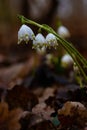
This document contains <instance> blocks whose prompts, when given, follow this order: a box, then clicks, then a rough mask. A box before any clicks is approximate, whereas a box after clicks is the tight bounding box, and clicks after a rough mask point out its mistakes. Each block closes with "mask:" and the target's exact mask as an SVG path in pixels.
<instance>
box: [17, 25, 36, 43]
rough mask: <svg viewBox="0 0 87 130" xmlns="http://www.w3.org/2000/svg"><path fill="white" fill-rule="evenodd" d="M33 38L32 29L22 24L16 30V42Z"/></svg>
mask: <svg viewBox="0 0 87 130" xmlns="http://www.w3.org/2000/svg"><path fill="white" fill-rule="evenodd" d="M34 38H35V35H34V32H33V31H32V29H31V28H30V27H28V26H27V25H25V24H23V25H22V26H21V28H20V29H19V31H18V44H20V43H21V41H25V42H26V43H27V42H28V41H29V40H30V39H31V40H33V39H34Z"/></svg>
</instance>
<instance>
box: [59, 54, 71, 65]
mask: <svg viewBox="0 0 87 130" xmlns="http://www.w3.org/2000/svg"><path fill="white" fill-rule="evenodd" d="M73 63H74V62H73V59H72V57H71V56H70V55H69V54H65V55H64V56H63V57H62V58H61V65H62V66H63V67H68V66H70V65H71V64H73Z"/></svg>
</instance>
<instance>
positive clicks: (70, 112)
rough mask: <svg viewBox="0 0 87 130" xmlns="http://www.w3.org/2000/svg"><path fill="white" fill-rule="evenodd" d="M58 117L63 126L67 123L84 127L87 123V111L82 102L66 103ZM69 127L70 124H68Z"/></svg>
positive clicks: (59, 111)
mask: <svg viewBox="0 0 87 130" xmlns="http://www.w3.org/2000/svg"><path fill="white" fill-rule="evenodd" d="M58 117H59V120H61V124H64V121H65V120H66V122H65V125H66V124H67V123H71V124H73V123H75V124H77V125H78V124H79V126H81V127H84V126H85V125H86V123H87V109H86V107H85V106H84V105H83V104H81V103H80V102H70V101H68V102H66V103H65V104H64V106H63V107H62V108H61V109H59V110H58ZM68 125H69V124H68Z"/></svg>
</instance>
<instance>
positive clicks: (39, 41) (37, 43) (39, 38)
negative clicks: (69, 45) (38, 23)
mask: <svg viewBox="0 0 87 130" xmlns="http://www.w3.org/2000/svg"><path fill="white" fill-rule="evenodd" d="M45 44H46V39H45V38H44V36H43V35H42V34H41V33H38V34H37V35H36V37H35V40H33V48H37V47H43V46H44V45H45Z"/></svg>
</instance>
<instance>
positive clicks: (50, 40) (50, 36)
mask: <svg viewBox="0 0 87 130" xmlns="http://www.w3.org/2000/svg"><path fill="white" fill-rule="evenodd" d="M46 42H47V46H49V47H50V46H54V47H56V46H57V45H58V43H57V40H56V37H55V35H53V34H52V33H49V34H48V35H47V36H46Z"/></svg>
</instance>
